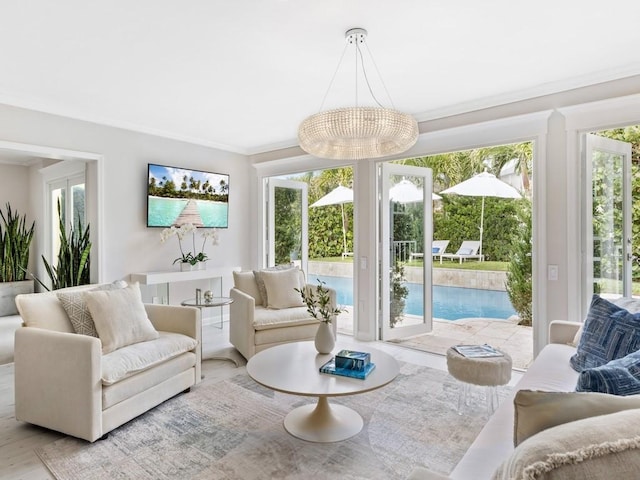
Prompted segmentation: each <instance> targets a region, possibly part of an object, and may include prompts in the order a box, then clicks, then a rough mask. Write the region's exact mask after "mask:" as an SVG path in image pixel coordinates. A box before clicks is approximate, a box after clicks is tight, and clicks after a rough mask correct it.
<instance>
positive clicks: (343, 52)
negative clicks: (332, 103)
mask: <svg viewBox="0 0 640 480" xmlns="http://www.w3.org/2000/svg"><path fill="white" fill-rule="evenodd" d="M348 47H349V45H348V44H346V45H345V46H344V48H343V49H342V55H340V60H338V65H336V69H335V71H334V72H333V76H332V77H331V81H330V82H329V87H328V88H327V91H326V92H325V93H324V97H322V103H321V104H320V108H319V109H318V112H321V111H322V109H323V108H324V102H326V100H327V96H328V95H329V92H330V91H331V87H332V86H333V82H334V80H335V79H336V75H337V74H338V70H340V65H342V59H343V58H344V55H345V53H347V48H348Z"/></svg>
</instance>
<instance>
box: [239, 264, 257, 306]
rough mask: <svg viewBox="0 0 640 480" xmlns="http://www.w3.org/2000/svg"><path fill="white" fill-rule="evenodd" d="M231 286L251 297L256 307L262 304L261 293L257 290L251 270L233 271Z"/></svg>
mask: <svg viewBox="0 0 640 480" xmlns="http://www.w3.org/2000/svg"><path fill="white" fill-rule="evenodd" d="M233 286H234V287H235V288H237V289H238V290H240V291H242V292H243V293H246V294H247V295H249V296H251V297H253V299H254V300H255V305H256V307H257V306H259V305H262V295H261V294H260V290H258V283H257V282H256V276H255V275H254V274H253V272H252V271H248V272H236V271H234V272H233Z"/></svg>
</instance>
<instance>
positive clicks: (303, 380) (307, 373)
mask: <svg viewBox="0 0 640 480" xmlns="http://www.w3.org/2000/svg"><path fill="white" fill-rule="evenodd" d="M341 349H342V348H341V347H340V346H336V348H335V349H334V351H333V353H334V354H335V353H337V352H339V351H340V350H341ZM362 351H366V352H369V353H371V362H372V363H375V364H376V368H375V369H374V370H373V371H372V372H371V373H370V374H369V376H368V377H367V378H366V379H364V380H360V379H357V378H349V377H341V376H338V375H330V374H326V373H320V372H319V370H318V369H319V368H320V367H321V366H322V365H324V364H325V363H326V362H327V361H328V360H330V359H331V356H332V354H329V355H323V354H319V353H318V352H317V351H316V349H315V346H314V344H313V342H293V343H286V344H284V345H277V346H275V347H271V348H268V349H266V350H263V351H261V352H258V353H257V354H255V355H254V356H253V357H251V358H250V359H249V362H248V363H247V373H248V374H249V376H250V377H251V378H252V379H254V380H255V381H256V382H257V383H259V384H260V385H263V386H265V387H267V388H270V389H271V390H275V391H278V392H283V393H290V394H292V395H302V396H308V397H318V403H316V404H311V405H304V406H302V407H298V408H296V409H294V410H292V411H291V412H289V413H288V414H287V416H286V417H285V419H284V428H285V429H286V430H287V432H289V433H290V434H291V435H293V436H294V437H298V438H301V439H303V440H308V441H310V442H338V441H340V440H346V439H347V438H350V437H352V436H354V435H356V434H357V433H358V432H360V430H362V426H363V420H362V417H361V416H360V414H359V413H358V412H356V411H355V410H353V409H351V408H348V407H345V406H343V405H332V404H330V403H329V401H328V398H329V397H340V396H344V395H355V394H357V393H364V392H368V391H371V390H375V389H377V388H380V387H382V386H384V385H386V384H388V383H390V382H391V381H393V379H394V378H396V376H397V375H398V372H399V371H400V366H399V365H398V362H397V361H396V360H395V358H393V357H392V356H391V355H388V354H386V353H384V352H381V351H379V350H374V349H373V348H362Z"/></svg>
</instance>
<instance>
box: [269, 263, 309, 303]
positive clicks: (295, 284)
mask: <svg viewBox="0 0 640 480" xmlns="http://www.w3.org/2000/svg"><path fill="white" fill-rule="evenodd" d="M301 273H302V271H301V270H299V269H298V268H295V269H288V270H280V271H274V272H262V273H261V276H262V280H263V282H264V286H265V289H266V291H267V298H268V303H267V307H268V308H274V309H276V310H280V309H283V308H293V307H301V306H304V302H303V301H302V296H301V294H300V292H299V291H296V289H298V290H301V289H303V288H304V277H303V276H302V275H301Z"/></svg>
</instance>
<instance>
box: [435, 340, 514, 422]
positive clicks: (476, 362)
mask: <svg viewBox="0 0 640 480" xmlns="http://www.w3.org/2000/svg"><path fill="white" fill-rule="evenodd" d="M496 350H497V349H496ZM498 351H499V352H500V353H502V356H501V357H477V358H473V357H465V356H464V355H461V354H460V353H458V352H457V351H456V350H455V349H454V348H453V347H451V348H449V349H448V350H447V369H448V370H449V374H450V375H451V376H452V377H453V378H455V379H456V380H458V381H460V382H462V385H461V387H460V396H459V397H458V413H459V414H460V415H462V413H463V412H464V406H465V405H468V404H469V403H468V402H469V386H470V385H479V386H483V387H487V388H486V398H487V412H488V413H489V415H491V414H493V412H494V411H495V409H496V408H497V406H498V390H497V388H496V387H498V386H499V385H506V384H507V383H509V380H511V366H512V362H511V357H510V356H509V354H507V353H506V352H503V351H501V350H498Z"/></svg>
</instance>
